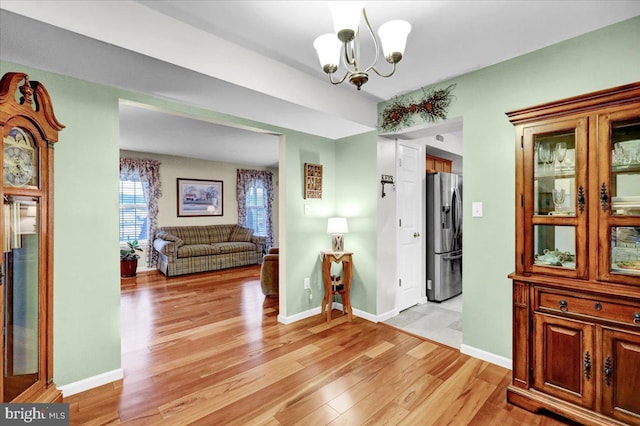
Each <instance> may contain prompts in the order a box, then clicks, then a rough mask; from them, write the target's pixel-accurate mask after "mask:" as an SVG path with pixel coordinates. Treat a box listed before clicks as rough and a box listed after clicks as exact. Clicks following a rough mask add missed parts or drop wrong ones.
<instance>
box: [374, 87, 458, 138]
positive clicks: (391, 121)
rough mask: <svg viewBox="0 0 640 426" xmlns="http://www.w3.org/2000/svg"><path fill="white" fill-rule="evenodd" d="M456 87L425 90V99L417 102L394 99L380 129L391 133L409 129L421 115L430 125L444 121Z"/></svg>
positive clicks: (383, 117)
mask: <svg viewBox="0 0 640 426" xmlns="http://www.w3.org/2000/svg"><path fill="white" fill-rule="evenodd" d="M455 86H456V85H455V84H451V85H449V86H447V87H446V88H444V89H433V88H431V89H425V88H423V89H422V91H423V97H422V99H420V100H419V101H417V102H414V101H413V100H412V99H411V98H409V99H408V101H404V102H403V101H402V100H401V99H400V98H399V97H396V98H394V100H393V101H392V102H391V104H390V105H389V106H387V107H386V108H385V109H384V111H382V114H381V117H380V119H381V123H380V129H381V130H383V131H385V132H390V131H395V130H400V129H402V128H404V127H409V126H411V125H412V124H413V117H414V115H415V114H419V115H420V116H421V117H422V118H423V120H424V121H425V122H428V123H433V122H436V121H438V120H444V119H445V118H447V112H448V110H449V105H451V101H452V100H453V95H452V94H451V92H452V91H453V89H454V88H455Z"/></svg>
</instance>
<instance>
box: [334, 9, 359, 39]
mask: <svg viewBox="0 0 640 426" xmlns="http://www.w3.org/2000/svg"><path fill="white" fill-rule="evenodd" d="M329 9H331V15H332V16H333V29H334V30H335V31H336V34H337V35H338V38H339V39H340V40H341V41H344V42H346V41H351V40H352V39H353V37H354V35H355V34H356V33H357V32H358V26H359V25H360V15H361V13H362V9H364V2H363V1H332V2H329Z"/></svg>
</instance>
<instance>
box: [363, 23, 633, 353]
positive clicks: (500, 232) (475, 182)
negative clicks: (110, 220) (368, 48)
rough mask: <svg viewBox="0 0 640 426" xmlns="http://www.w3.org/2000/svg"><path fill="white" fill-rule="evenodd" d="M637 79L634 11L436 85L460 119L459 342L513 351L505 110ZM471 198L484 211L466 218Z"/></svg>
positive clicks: (509, 140) (510, 160)
mask: <svg viewBox="0 0 640 426" xmlns="http://www.w3.org/2000/svg"><path fill="white" fill-rule="evenodd" d="M638 80H640V17H638V18H634V19H631V20H628V21H625V22H622V23H619V24H616V25H613V26H609V27H606V28H604V29H601V30H598V31H595V32H592V33H589V34H586V35H583V36H580V37H577V38H574V39H571V40H568V41H565V42H562V43H559V44H556V45H554V46H551V47H548V48H545V49H541V50H538V51H535V52H532V53H530V54H527V55H524V56H521V57H518V58H515V59H513V60H509V61H506V62H503V63H500V64H497V65H495V66H491V67H488V68H484V69H482V70H479V71H477V72H473V73H470V74H466V75H464V76H462V77H460V78H456V79H452V80H449V81H446V82H442V83H441V84H438V87H446V86H447V85H449V84H451V83H456V84H457V86H456V88H455V89H454V92H453V94H454V95H455V99H454V101H453V103H452V105H451V108H450V111H449V117H459V116H462V117H463V120H464V166H463V175H464V184H465V187H464V223H463V227H464V241H463V245H464V263H463V271H464V272H463V291H464V297H463V299H464V308H463V321H464V344H465V345H469V346H472V347H475V348H478V349H481V350H484V351H488V352H491V353H494V354H497V355H501V356H504V357H507V358H511V304H510V303H511V282H510V281H509V280H508V279H507V274H509V273H510V272H512V271H513V270H514V269H515V267H514V261H515V254H514V253H515V251H514V250H515V244H514V239H515V218H514V216H515V210H514V204H515V197H514V191H515V177H514V176H515V133H514V129H513V126H512V125H511V124H510V123H509V121H508V120H507V117H506V116H505V112H507V111H511V110H514V109H519V108H524V107H528V106H532V105H535V104H538V103H542V102H547V101H553V100H556V99H561V98H565V97H569V96H574V95H579V94H582V93H587V92H591V91H595V90H600V89H606V88H608V87H613V86H617V85H622V84H626V83H631V82H634V81H638ZM420 94H421V92H415V93H414V96H417V97H419V96H420ZM407 96H411V94H408V95H407ZM385 105H386V103H382V104H380V105H379V111H382V110H383V108H384V107H385ZM416 118H417V119H416V120H415V125H420V124H424V123H422V122H420V119H419V117H416ZM372 167H373V166H372ZM472 201H481V202H483V203H484V217H482V218H472V217H471V214H470V211H471V209H470V207H471V202H472Z"/></svg>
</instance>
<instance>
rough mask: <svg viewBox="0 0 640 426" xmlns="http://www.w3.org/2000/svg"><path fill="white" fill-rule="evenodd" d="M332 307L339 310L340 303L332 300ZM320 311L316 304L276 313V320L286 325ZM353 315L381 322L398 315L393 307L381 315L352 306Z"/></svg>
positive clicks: (317, 313) (340, 308)
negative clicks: (299, 309) (291, 313)
mask: <svg viewBox="0 0 640 426" xmlns="http://www.w3.org/2000/svg"><path fill="white" fill-rule="evenodd" d="M333 309H337V310H339V311H341V310H342V303H338V302H333ZM320 312H322V310H321V309H320V307H319V306H318V307H317V308H313V309H309V310H307V311H303V312H299V313H297V314H294V315H291V316H283V315H278V322H279V323H281V324H285V325H287V324H291V323H294V322H296V321H300V320H303V319H305V318H309V317H312V316H314V315H320ZM353 315H355V316H357V317H359V318H362V319H365V320H367V321H371V322H382V321H386V320H388V319H389V318H391V317H394V316H396V315H398V311H397V310H395V309H394V310H392V311H389V312H386V313H384V314H382V315H373V314H370V313H369V312H365V311H361V310H360V309H355V308H353Z"/></svg>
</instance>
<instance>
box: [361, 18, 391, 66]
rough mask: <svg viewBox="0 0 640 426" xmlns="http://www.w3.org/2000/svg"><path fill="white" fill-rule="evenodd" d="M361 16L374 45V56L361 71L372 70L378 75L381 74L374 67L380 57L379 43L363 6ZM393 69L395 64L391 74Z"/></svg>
mask: <svg viewBox="0 0 640 426" xmlns="http://www.w3.org/2000/svg"><path fill="white" fill-rule="evenodd" d="M362 16H363V18H364V23H365V24H367V29H368V30H369V34H371V38H372V39H373V44H374V46H375V51H376V56H375V58H374V59H373V62H371V65H369V66H368V67H367V69H365V70H364V71H363V72H365V73H366V72H369V70H374V71H375V72H376V73H377V74H378V75H381V74H380V73H379V72H378V71H377V70H376V69H375V68H374V67H375V65H376V63H377V62H378V58H379V57H380V45H379V44H378V38H377V37H376V34H375V33H374V32H373V28H371V24H370V23H369V18H368V17H367V11H366V10H365V9H364V8H363V9H362ZM394 71H395V65H394V70H393V71H392V72H391V74H393V72H394ZM391 74H389V75H391ZM383 77H384V76H383Z"/></svg>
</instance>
